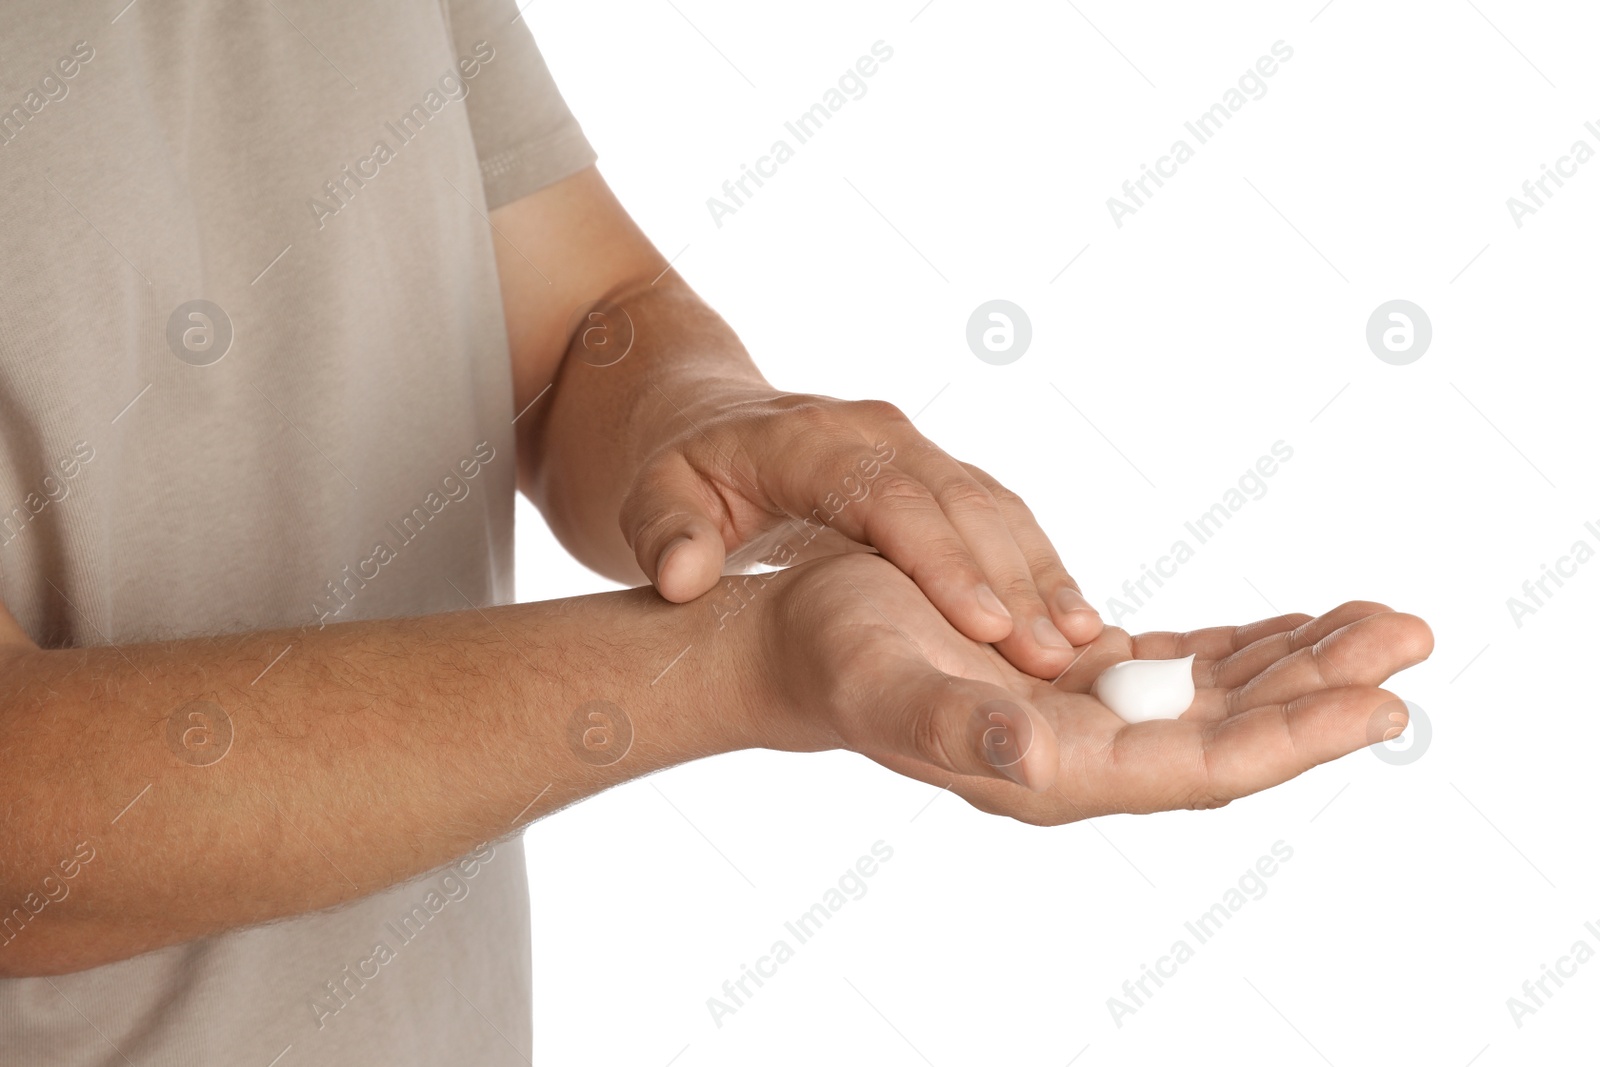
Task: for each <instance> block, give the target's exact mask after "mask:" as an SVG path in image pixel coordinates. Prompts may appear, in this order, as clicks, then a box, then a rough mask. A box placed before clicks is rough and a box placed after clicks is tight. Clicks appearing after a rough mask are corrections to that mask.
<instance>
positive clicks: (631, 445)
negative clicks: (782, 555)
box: [492, 168, 1102, 678]
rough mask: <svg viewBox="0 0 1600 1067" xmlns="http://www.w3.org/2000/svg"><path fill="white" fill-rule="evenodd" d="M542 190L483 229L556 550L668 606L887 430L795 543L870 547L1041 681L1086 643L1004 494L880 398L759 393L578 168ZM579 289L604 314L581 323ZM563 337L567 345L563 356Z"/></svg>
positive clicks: (699, 304)
mask: <svg viewBox="0 0 1600 1067" xmlns="http://www.w3.org/2000/svg"><path fill="white" fill-rule="evenodd" d="M545 197H548V198H549V200H548V202H545V203H541V204H540V205H539V206H538V209H537V210H530V205H529V203H528V201H519V202H518V203H516V204H512V205H509V206H507V207H505V208H502V209H500V210H499V211H497V212H495V213H494V215H493V216H492V221H493V224H494V229H495V236H496V242H497V245H496V247H497V249H499V262H500V265H501V291H502V294H503V295H504V297H505V302H506V308H507V312H506V314H507V323H508V327H509V331H510V336H511V341H512V350H513V359H514V364H513V365H514V366H515V367H516V369H517V374H516V383H515V384H516V410H517V411H519V412H521V411H523V410H524V409H525V408H527V409H528V410H527V413H526V414H525V415H523V416H522V417H521V418H519V419H518V431H519V433H518V448H519V469H520V470H521V472H522V476H523V481H522V486H523V489H524V490H525V491H526V492H527V493H528V495H529V496H530V497H531V498H532V499H533V500H534V501H535V503H537V504H538V505H539V507H540V509H541V510H542V511H543V512H544V514H545V516H546V517H547V519H548V520H549V521H550V523H551V527H552V529H553V530H554V531H555V533H556V535H557V537H559V538H560V539H561V541H562V544H563V545H564V546H565V547H566V548H567V550H568V551H569V552H571V553H572V554H573V555H574V556H575V557H577V558H578V559H579V560H581V561H582V562H584V563H586V564H588V565H589V566H590V567H593V568H594V569H595V570H598V571H600V572H601V573H602V574H605V575H607V576H609V577H612V578H615V579H617V580H619V581H624V582H635V581H640V580H646V579H648V580H650V581H652V582H654V583H655V584H656V586H657V587H658V588H659V589H660V591H661V593H662V595H663V596H665V597H667V599H669V600H673V601H676V602H680V603H681V602H683V601H687V600H690V599H693V598H694V597H697V596H700V595H702V594H704V593H706V592H707V591H709V590H710V589H712V588H713V586H715V585H716V584H717V581H718V579H719V578H720V577H721V575H722V574H723V572H724V569H725V567H726V566H727V562H728V560H729V559H730V558H731V559H732V560H733V562H734V563H736V564H737V563H740V562H746V561H749V560H752V559H760V558H762V557H763V556H765V555H766V554H768V553H769V552H770V551H771V549H772V548H773V547H774V545H775V544H776V543H777V541H779V540H781V539H783V538H785V537H788V536H790V535H791V534H792V528H793V523H794V521H795V520H797V519H803V518H804V517H805V516H808V515H810V514H811V513H812V512H813V509H815V508H817V507H818V506H819V505H821V504H822V503H823V501H824V500H825V498H827V497H828V495H829V494H837V493H840V492H841V491H842V486H843V484H844V482H843V480H844V479H845V478H846V477H849V476H850V475H851V473H852V472H853V471H855V470H857V465H858V464H859V463H860V462H861V461H863V460H865V459H867V458H868V457H870V456H872V455H873V454H874V450H875V447H876V446H877V445H878V444H879V443H880V442H886V443H887V444H888V445H889V446H890V447H891V448H892V449H893V452H894V459H893V461H892V462H890V463H889V464H888V465H887V469H885V470H884V471H882V472H881V473H880V474H879V475H878V476H877V477H876V478H875V479H874V480H873V485H872V492H871V495H870V496H869V497H868V498H867V499H865V500H863V501H861V502H860V503H859V504H857V505H852V506H851V507H850V508H847V509H845V510H844V511H843V512H842V513H841V514H840V515H839V516H838V518H837V519H836V520H834V521H833V522H832V523H831V526H830V531H829V534H828V536H827V539H826V541H825V542H824V543H823V544H822V545H818V546H815V548H814V552H818V551H829V552H837V551H841V550H844V549H845V548H846V547H848V545H849V544H850V542H854V543H856V544H858V545H867V546H871V547H872V548H874V549H876V550H877V551H878V552H880V553H882V555H883V556H884V557H885V558H887V559H888V560H889V561H891V562H892V563H894V564H895V565H897V566H898V567H900V568H901V569H902V570H903V571H905V573H906V574H908V575H910V576H911V577H912V578H913V579H914V580H915V581H916V583H917V585H918V587H919V588H921V589H922V591H923V593H924V594H926V595H927V597H928V599H929V600H931V601H932V602H933V603H934V604H935V605H936V606H937V607H938V608H939V609H940V611H941V612H943V613H944V615H945V616H946V617H947V618H948V619H949V620H950V621H951V623H952V624H953V625H954V626H955V627H956V628H957V629H958V630H960V631H961V632H962V633H964V634H966V635H967V636H968V637H971V638H973V639H974V640H978V641H985V642H991V643H993V644H994V645H995V647H996V648H998V649H999V650H1000V651H1001V653H1002V654H1003V655H1005V656H1006V657H1007V658H1008V659H1009V660H1011V662H1013V663H1015V664H1016V665H1017V666H1019V667H1020V668H1022V669H1023V670H1026V671H1029V672H1031V673H1033V674H1035V675H1037V676H1039V677H1041V678H1053V677H1055V676H1056V675H1057V674H1059V673H1061V671H1062V670H1063V669H1064V668H1065V667H1066V666H1067V664H1069V663H1070V662H1072V657H1073V651H1072V643H1073V642H1076V643H1079V644H1082V643H1084V642H1087V641H1091V640H1093V639H1094V638H1095V636H1096V635H1097V634H1099V632H1100V628H1101V625H1102V624H1101V621H1100V617H1099V615H1098V614H1096V613H1095V611H1094V609H1093V608H1091V607H1090V606H1089V603H1088V601H1087V600H1085V599H1084V597H1083V595H1082V594H1081V593H1080V592H1079V591H1078V586H1077V583H1076V582H1074V581H1073V579H1072V577H1071V575H1070V574H1068V573H1067V570H1066V568H1065V567H1064V566H1063V565H1062V563H1061V560H1060V558H1059V557H1058V556H1057V555H1056V552H1055V549H1054V548H1053V547H1052V546H1051V544H1050V540H1049V538H1048V537H1046V536H1045V534H1044V532H1043V531H1042V530H1041V529H1040V528H1039V526H1038V524H1037V522H1035V521H1034V518H1033V516H1032V514H1031V513H1030V512H1029V511H1028V509H1027V507H1026V506H1025V505H1024V504H1023V503H1022V501H1021V500H1020V499H1018V498H1017V497H1016V495H1015V494H1013V493H1011V492H1010V491H1009V490H1007V489H1006V488H1005V487H1004V486H1003V485H1001V484H1000V483H999V482H998V481H996V480H995V479H994V478H992V477H990V476H989V475H988V474H987V473H985V472H983V471H981V470H979V469H977V468H976V467H972V466H970V465H967V464H963V463H960V462H958V461H957V460H955V459H953V458H951V457H950V456H948V455H946V454H945V453H944V452H943V451H942V450H940V449H939V448H938V447H937V446H936V445H934V444H933V443H932V442H931V441H929V440H928V439H927V438H925V437H923V436H922V434H921V433H919V432H918V431H917V430H916V428H915V427H913V426H912V425H911V422H910V420H908V419H907V418H906V417H905V416H904V415H903V414H902V413H901V412H900V411H899V410H898V409H896V408H895V407H894V406H893V405H891V404H887V403H884V402H882V401H845V400H836V399H833V398H831V397H824V396H815V395H811V394H804V393H786V392H781V391H779V390H776V389H774V388H773V387H772V386H771V385H769V384H768V383H767V381H766V380H765V379H764V378H763V377H762V376H761V374H760V372H759V371H757V370H756V367H755V364H754V363H753V362H752V361H751V359H750V356H749V354H748V353H747V352H746V351H745V350H744V346H743V345H741V344H740V343H739V340H738V338H737V337H736V336H735V335H734V333H733V331H732V330H731V329H729V328H728V325H727V324H726V323H725V322H723V321H722V319H721V318H720V317H719V316H718V315H717V314H716V313H715V312H714V311H712V310H711V309H710V308H709V307H707V306H706V305H705V303H704V302H703V301H701V300H700V299H699V297H697V296H696V295H695V294H694V292H693V291H692V290H690V289H689V287H688V286H687V285H686V284H685V283H684V282H683V281H682V279H681V278H680V277H679V276H678V274H677V272H676V271H673V270H668V269H667V263H666V261H665V260H664V259H663V258H662V257H661V255H660V253H658V252H656V250H655V249H654V248H653V247H652V246H651V245H650V243H649V242H648V241H647V240H646V239H645V237H644V236H643V234H641V233H640V232H639V230H638V227H637V226H635V225H634V224H633V221H632V220H631V219H629V218H628V216H627V213H626V212H625V211H623V210H622V208H621V206H620V205H618V204H617V203H616V200H615V198H614V197H612V195H611V193H610V190H609V189H607V188H606V186H605V183H604V181H603V180H602V179H601V178H600V176H599V174H598V173H597V172H596V171H595V170H594V169H593V168H590V169H587V170H585V171H583V172H581V173H579V174H576V175H574V176H572V177H571V178H568V179H566V180H565V181H562V182H558V183H556V184H555V185H553V186H551V187H550V188H549V189H547V190H544V191H542V192H540V193H538V194H536V196H535V197H533V198H530V199H540V198H545ZM577 248H583V249H584V258H585V261H586V262H585V265H584V267H583V270H584V272H585V273H582V274H574V270H575V267H574V265H573V262H572V260H573V258H574V256H573V255H572V253H571V250H573V249H577ZM597 264H599V266H597ZM663 272H665V273H663ZM602 282H604V284H601V283H602ZM597 293H598V294H599V297H600V298H603V300H604V301H605V304H606V308H605V309H604V310H603V311H602V312H601V313H600V317H599V318H598V319H586V318H584V313H585V311H586V310H588V309H590V308H591V307H592V306H593V305H594V304H595V303H596V301H597V296H596V294H597ZM576 321H582V322H584V323H586V324H589V325H590V326H591V327H592V329H591V330H589V331H586V332H579V334H578V335H577V337H576V338H575V339H574V340H573V342H572V343H571V344H570V346H569V345H568V344H565V343H563V341H562V340H561V339H562V338H567V337H570V336H572V327H573V324H574V322H576ZM628 337H631V339H632V341H631V347H629V348H628V349H627V354H626V356H624V357H623V358H621V359H620V360H618V361H617V362H614V363H609V364H608V365H605V366H597V365H595V364H596V363H599V362H605V361H606V360H608V359H610V358H613V357H614V349H613V350H612V351H610V352H604V353H601V352H598V351H589V350H586V349H585V347H584V345H585V343H586V342H587V343H588V344H590V345H591V346H592V347H593V348H594V349H597V350H598V349H603V347H604V344H606V343H610V344H613V345H617V344H621V343H623V342H624V340H625V339H626V338H628ZM569 347H570V348H571V349H572V351H573V352H574V353H575V354H576V355H577V356H579V358H575V359H572V358H564V356H565V354H566V352H567V349H568V348H569ZM586 354H587V355H588V357H589V358H588V360H587V361H586V360H585V358H583V357H584V356H585V355H586ZM552 381H553V382H555V388H554V389H552V390H551V393H550V394H549V395H545V396H543V398H542V399H540V396H541V391H542V390H543V389H544V388H545V387H546V386H547V385H549V384H550V383H551V382H552ZM530 404H532V405H533V406H532V407H531V408H529V407H528V405H530Z"/></svg>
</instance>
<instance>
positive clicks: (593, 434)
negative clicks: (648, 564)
mask: <svg viewBox="0 0 1600 1067" xmlns="http://www.w3.org/2000/svg"><path fill="white" fill-rule="evenodd" d="M607 308H608V310H604V311H602V312H598V314H602V315H604V319H603V320H601V319H596V320H594V321H593V323H592V325H590V324H588V323H586V324H585V325H583V326H580V327H579V328H578V330H577V331H576V333H575V335H574V337H573V341H572V345H571V347H570V348H569V349H568V352H567V355H566V358H565V359H564V360H563V361H562V365H561V370H560V372H559V374H558V375H557V377H556V380H555V383H554V385H553V387H552V388H551V390H550V395H549V396H548V397H546V398H545V400H544V401H542V402H541V403H548V404H549V407H548V408H547V409H545V410H544V411H542V412H540V417H539V420H538V421H537V422H536V423H535V424H534V425H535V427H536V429H537V432H536V433H534V434H529V435H527V436H526V437H525V438H524V439H523V440H522V441H521V442H520V443H519V447H520V448H521V450H522V455H521V456H520V457H519V463H520V464H521V467H522V469H523V470H525V471H527V472H529V474H530V477H529V479H528V481H527V487H528V489H529V491H530V495H532V496H533V498H534V499H535V500H536V501H537V502H538V503H539V506H540V510H541V511H542V512H543V513H544V514H545V516H546V518H547V520H548V521H549V522H550V525H551V528H552V530H554V532H555V533H556V535H557V536H558V537H559V538H560V539H561V542H562V544H563V545H564V546H565V547H566V548H567V550H568V551H569V552H571V553H572V554H573V555H575V556H576V557H577V558H578V559H580V560H581V561H582V562H584V563H585V564H587V565H589V566H590V567H593V568H594V569H595V570H598V571H600V572H601V573H603V574H606V575H608V576H610V577H613V578H616V579H617V580H619V581H641V580H643V579H642V576H641V573H640V571H639V568H638V566H637V564H636V562H635V559H634V552H633V549H632V548H631V547H630V546H629V545H628V543H627V542H626V541H625V540H624V539H623V536H622V533H621V531H620V529H619V527H618V525H617V516H618V511H619V510H620V508H621V504H622V500H623V497H624V495H625V494H626V493H627V491H628V489H629V487H630V486H631V485H632V484H633V482H634V479H635V476H636V474H637V473H638V471H639V468H640V466H641V464H643V463H644V461H645V460H646V459H647V458H648V457H649V455H650V453H651V452H652V451H654V449H655V448H656V447H657V446H658V445H659V444H660V443H661V442H662V441H663V440H664V439H665V438H666V437H667V435H669V434H671V433H676V432H682V431H683V430H685V429H687V428H690V427H693V426H695V425H698V424H699V423H700V422H701V421H702V420H704V419H707V418H709V417H711V416H712V415H714V414H715V413H716V411H718V410H719V409H721V408H722V407H724V406H725V405H727V404H728V403H729V402H731V401H734V400H737V399H738V398H740V397H742V396H750V395H763V396H766V395H770V394H771V392H772V388H771V386H770V385H769V384H768V383H767V382H766V380H765V379H764V378H763V377H762V376H761V373H760V371H759V370H757V369H756V366H755V364H754V362H753V361H752V360H751V359H750V356H749V354H748V353H747V352H746V351H745V349H744V346H743V345H742V344H741V343H740V342H739V339H738V337H737V336H736V335H735V334H734V332H733V330H732V329H731V328H730V327H729V326H728V324H727V323H726V322H724V321H723V320H722V318H721V317H720V316H719V315H718V314H717V313H716V312H715V311H713V310H712V309H711V308H710V307H708V306H707V305H706V303H705V302H704V301H703V300H701V299H700V298H699V296H697V295H696V294H695V293H694V291H693V290H691V289H690V288H689V287H688V285H686V284H684V283H683V282H682V281H681V280H680V279H679V278H678V277H677V275H676V274H674V273H669V274H667V275H666V276H665V277H662V278H661V279H660V280H659V281H658V282H656V283H655V284H653V285H651V284H640V285H637V286H635V287H633V288H630V289H627V290H623V291H620V292H618V293H616V294H614V295H613V296H612V297H611V299H610V300H609V301H607ZM619 311H620V314H619ZM624 316H625V317H624ZM589 331H596V332H589ZM630 337H631V347H630V348H629V349H628V352H627V355H626V356H625V357H623V358H621V359H620V360H618V361H617V362H615V363H609V364H607V365H599V364H602V363H605V361H606V360H608V359H611V358H614V353H613V352H607V351H605V350H604V349H603V348H602V347H601V346H603V345H611V346H613V350H614V349H615V346H617V345H619V344H622V343H624V341H625V340H627V339H629V338H630ZM586 346H587V347H586ZM736 458H737V457H729V459H730V460H736Z"/></svg>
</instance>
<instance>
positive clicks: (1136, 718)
mask: <svg viewBox="0 0 1600 1067" xmlns="http://www.w3.org/2000/svg"><path fill="white" fill-rule="evenodd" d="M1094 695H1095V697H1096V699H1098V700H1099V701H1100V703H1102V704H1104V705H1105V706H1106V707H1108V708H1110V709H1111V710H1112V711H1114V712H1116V713H1117V716H1118V717H1119V718H1121V719H1122V720H1123V721H1124V722H1145V721H1147V720H1150V719H1176V718H1177V717H1178V716H1179V715H1182V714H1183V713H1184V712H1185V711H1188V710H1189V705H1190V704H1193V703H1194V656H1192V655H1189V656H1185V657H1183V658H1182V659H1130V660H1125V661H1124V662H1122V663H1118V664H1115V665H1113V666H1111V667H1107V668H1106V669H1105V670H1104V671H1103V672H1102V673H1101V675H1100V677H1098V678H1096V679H1095V682H1094Z"/></svg>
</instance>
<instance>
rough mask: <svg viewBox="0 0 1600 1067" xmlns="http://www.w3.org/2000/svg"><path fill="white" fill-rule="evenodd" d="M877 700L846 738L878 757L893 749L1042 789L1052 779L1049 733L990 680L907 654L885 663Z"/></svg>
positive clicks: (1054, 764) (1056, 758) (1054, 749)
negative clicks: (947, 671)
mask: <svg viewBox="0 0 1600 1067" xmlns="http://www.w3.org/2000/svg"><path fill="white" fill-rule="evenodd" d="M881 677H882V678H883V680H884V681H883V685H882V688H881V689H880V690H879V692H878V693H877V694H876V698H877V699H876V704H875V706H874V707H872V708H870V709H868V710H867V712H866V713H865V714H863V715H860V716H858V717H856V718H854V719H852V720H851V721H850V724H849V725H848V726H846V727H845V728H844V729H845V732H846V737H845V740H846V742H847V743H848V744H849V746H850V747H851V748H853V749H856V750H857V751H859V752H861V753H863V754H864V755H867V756H871V757H873V758H874V759H879V760H893V759H895V758H896V757H899V758H902V759H906V758H909V759H912V760H916V761H918V762H919V763H922V764H925V765H928V766H931V767H935V768H938V769H939V770H942V771H948V772H951V773H953V774H957V775H965V776H968V777H975V778H994V779H1002V780H1007V781H1011V782H1014V783H1016V784H1018V785H1021V786H1024V787H1025V788H1027V789H1029V790H1031V791H1032V792H1035V793H1042V792H1044V791H1045V790H1047V789H1049V788H1050V786H1051V785H1052V784H1054V782H1055V777H1056V771H1057V769H1058V768H1059V767H1060V750H1059V748H1058V744H1057V741H1056V735H1055V733H1054V732H1053V731H1052V730H1051V729H1050V726H1049V724H1048V723H1047V722H1046V721H1045V719H1044V717H1043V716H1042V715H1040V714H1039V711H1038V709H1037V708H1035V707H1033V705H1032V704H1031V703H1029V702H1028V701H1027V700H1025V699H1023V698H1021V697H1018V696H1017V695H1015V694H1013V693H1011V692H1010V691H1008V690H1006V689H1002V688H1001V687H999V686H996V685H991V684H990V683H988V682H979V681H974V680H972V679H969V678H960V677H955V676H952V675H948V674H944V673H942V672H940V671H937V670H934V669H933V668H932V667H930V666H928V664H927V663H926V662H923V661H914V662H913V661H906V662H905V663H904V664H903V665H901V666H900V668H899V669H894V668H889V669H886V670H884V672H883V674H882V676H881Z"/></svg>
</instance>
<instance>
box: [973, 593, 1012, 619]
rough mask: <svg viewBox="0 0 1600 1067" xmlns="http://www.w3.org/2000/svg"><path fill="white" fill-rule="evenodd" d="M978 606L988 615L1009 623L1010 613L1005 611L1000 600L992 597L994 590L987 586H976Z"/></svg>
mask: <svg viewBox="0 0 1600 1067" xmlns="http://www.w3.org/2000/svg"><path fill="white" fill-rule="evenodd" d="M978 606H979V607H980V608H982V609H983V610H984V611H987V612H988V613H989V614H990V615H995V616H998V617H999V618H1002V619H1004V620H1006V621H1007V622H1010V621H1011V612H1009V611H1007V610H1006V606H1005V605H1004V604H1002V603H1000V598H999V597H997V596H995V595H994V590H993V589H990V588H989V587H988V586H987V585H979V586H978Z"/></svg>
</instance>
